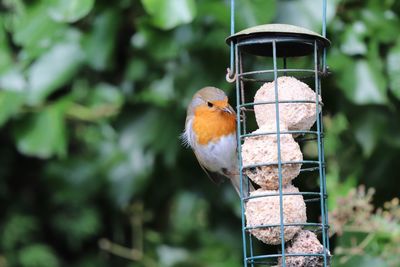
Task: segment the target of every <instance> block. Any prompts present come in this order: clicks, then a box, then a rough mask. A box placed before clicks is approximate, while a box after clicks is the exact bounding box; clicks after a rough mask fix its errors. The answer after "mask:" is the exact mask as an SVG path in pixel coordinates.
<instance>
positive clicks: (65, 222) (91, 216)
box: [52, 207, 101, 249]
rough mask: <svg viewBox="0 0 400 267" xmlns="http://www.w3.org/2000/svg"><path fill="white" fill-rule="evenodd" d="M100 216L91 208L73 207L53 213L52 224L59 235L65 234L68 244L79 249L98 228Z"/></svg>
mask: <svg viewBox="0 0 400 267" xmlns="http://www.w3.org/2000/svg"><path fill="white" fill-rule="evenodd" d="M100 222H101V220H100V218H99V214H98V213H97V211H96V210H95V209H93V208H88V207H85V208H80V209H79V208H75V209H73V210H71V211H62V212H59V213H57V212H56V213H55V214H54V215H53V220H52V224H53V226H54V228H55V229H56V231H57V232H58V233H59V234H60V235H64V236H66V239H67V241H68V243H69V245H70V246H71V247H73V248H75V249H79V248H80V246H81V245H82V243H83V242H84V241H86V240H87V239H89V238H90V237H93V236H94V235H95V234H96V233H97V231H99V229H100V227H101V226H100V225H101V224H100Z"/></svg>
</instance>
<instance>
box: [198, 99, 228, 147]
mask: <svg viewBox="0 0 400 267" xmlns="http://www.w3.org/2000/svg"><path fill="white" fill-rule="evenodd" d="M192 129H193V131H194V133H195V134H196V138H197V140H196V141H197V142H198V143H199V144H200V145H206V144H208V143H209V142H215V141H217V140H218V139H219V138H220V137H222V136H225V135H229V134H232V133H235V132H236V116H235V115H234V114H230V113H227V112H224V111H221V110H210V109H209V108H207V107H198V108H197V109H196V110H195V112H194V118H193V124H192Z"/></svg>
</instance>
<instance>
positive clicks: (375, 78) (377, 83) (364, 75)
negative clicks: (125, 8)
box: [349, 60, 387, 104]
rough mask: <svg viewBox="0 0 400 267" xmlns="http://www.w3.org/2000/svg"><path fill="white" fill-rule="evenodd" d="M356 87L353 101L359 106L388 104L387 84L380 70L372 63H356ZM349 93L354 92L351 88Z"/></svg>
mask: <svg viewBox="0 0 400 267" xmlns="http://www.w3.org/2000/svg"><path fill="white" fill-rule="evenodd" d="M355 67H356V69H355V77H356V79H357V82H356V87H355V88H354V89H353V92H352V93H353V94H352V99H353V100H354V102H355V103H357V104H372V103H375V104H384V103H385V102H386V100H387V99H386V82H385V77H384V76H383V74H382V73H381V72H380V70H379V69H378V68H377V67H376V65H374V64H373V62H371V61H366V60H359V61H357V62H356V66H355ZM349 89H350V90H349V91H352V89H351V88H349Z"/></svg>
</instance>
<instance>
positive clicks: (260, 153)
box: [226, 0, 330, 267]
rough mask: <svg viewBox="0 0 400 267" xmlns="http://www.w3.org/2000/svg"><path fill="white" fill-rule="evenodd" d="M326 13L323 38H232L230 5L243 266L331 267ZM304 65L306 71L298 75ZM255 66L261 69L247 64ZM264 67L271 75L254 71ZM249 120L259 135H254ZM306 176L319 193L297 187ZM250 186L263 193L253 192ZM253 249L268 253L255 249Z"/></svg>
mask: <svg viewBox="0 0 400 267" xmlns="http://www.w3.org/2000/svg"><path fill="white" fill-rule="evenodd" d="M322 6H323V9H322V13H323V22H322V34H321V35H320V34H318V33H315V32H313V31H311V30H308V29H305V28H302V27H298V26H295V25H287V24H266V25H258V26H254V27H251V28H248V29H245V30H242V31H239V32H235V31H234V18H235V16H234V11H235V1H234V0H231V36H229V37H228V38H227V40H226V41H227V44H228V45H230V46H231V66H230V69H228V74H227V80H228V81H231V82H233V81H234V82H235V83H236V99H237V105H236V110H237V142H238V155H239V162H240V166H239V168H240V170H239V171H240V174H241V206H242V238H243V253H244V266H257V265H263V266H266V265H267V266H268V265H270V266H284V267H285V266H304V267H305V266H307V267H313V266H315V267H316V266H329V265H330V252H329V235H328V217H327V216H328V212H327V203H326V198H327V192H326V181H325V161H324V143H323V124H322V107H323V98H322V96H321V78H323V77H324V75H326V74H327V67H326V62H325V58H326V56H325V55H326V48H327V47H328V46H329V45H330V42H329V40H328V39H326V37H325V35H326V30H325V28H326V23H325V21H326V19H325V18H326V0H322ZM299 58H301V59H308V61H307V62H309V65H307V67H299V66H298V65H297V63H296V62H297V61H296V60H297V59H299ZM251 59H253V60H254V61H257V63H256V64H249V62H250V63H252V62H251ZM260 62H266V64H264V65H263V66H266V67H263V68H261V69H260V68H258V69H251V67H252V66H261V65H262V64H260ZM249 66H250V67H249ZM249 94H250V96H249ZM252 118H253V122H254V121H256V123H257V126H258V128H257V129H255V130H253V131H250V130H249V128H250V126H249V124H250V122H251V119H252ZM253 124H254V123H253ZM306 143H313V144H314V146H313V147H315V148H316V150H317V153H316V156H315V157H314V158H311V159H307V158H306V157H305V156H304V155H303V153H302V151H301V148H302V147H304V146H305V144H306ZM307 176H310V177H317V179H315V180H313V182H314V184H315V188H318V189H317V190H315V191H313V192H304V191H302V190H301V188H300V187H299V188H297V187H296V186H295V185H296V184H297V182H301V181H300V180H301V179H305V178H304V177H307ZM249 183H253V184H254V185H256V187H257V185H258V187H259V188H258V189H257V190H255V191H252V192H250V191H249V188H251V187H250V186H249ZM300 184H301V183H300ZM313 203H314V204H316V205H314V206H317V207H318V209H317V210H318V213H319V214H318V216H314V217H316V218H318V219H315V220H314V221H310V219H307V214H306V208H307V207H308V206H309V205H312V204H313ZM256 242H261V244H262V243H265V244H267V245H268V249H265V250H263V249H262V248H261V249H259V248H258V247H257V248H256V247H255V243H256ZM271 251H274V252H271Z"/></svg>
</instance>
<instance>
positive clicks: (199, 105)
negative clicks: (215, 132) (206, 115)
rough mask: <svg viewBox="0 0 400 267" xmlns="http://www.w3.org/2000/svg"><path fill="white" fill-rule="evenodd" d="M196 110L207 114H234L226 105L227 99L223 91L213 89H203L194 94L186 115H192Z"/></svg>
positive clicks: (227, 104)
mask: <svg viewBox="0 0 400 267" xmlns="http://www.w3.org/2000/svg"><path fill="white" fill-rule="evenodd" d="M198 109H201V110H204V111H207V112H224V113H229V114H235V111H234V110H233V109H232V107H231V106H230V105H229V103H228V97H227V95H226V94H225V92H224V91H222V90H220V89H218V88H215V87H210V86H208V87H204V88H202V89H200V90H199V91H197V92H196V94H195V95H194V96H193V98H192V102H191V103H190V105H189V108H188V114H189V115H193V114H194V112H195V111H196V110H198Z"/></svg>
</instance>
